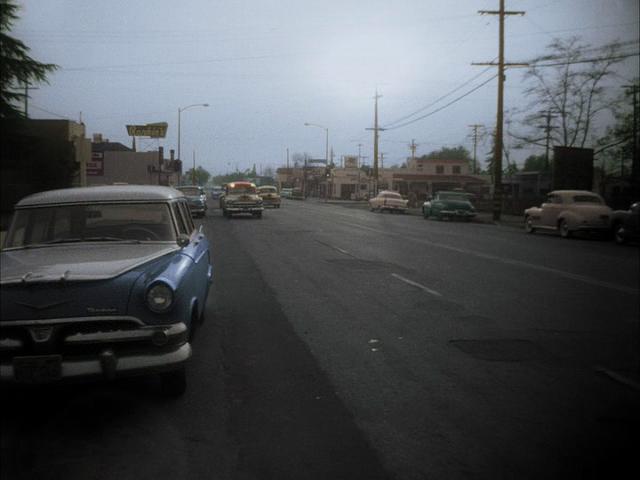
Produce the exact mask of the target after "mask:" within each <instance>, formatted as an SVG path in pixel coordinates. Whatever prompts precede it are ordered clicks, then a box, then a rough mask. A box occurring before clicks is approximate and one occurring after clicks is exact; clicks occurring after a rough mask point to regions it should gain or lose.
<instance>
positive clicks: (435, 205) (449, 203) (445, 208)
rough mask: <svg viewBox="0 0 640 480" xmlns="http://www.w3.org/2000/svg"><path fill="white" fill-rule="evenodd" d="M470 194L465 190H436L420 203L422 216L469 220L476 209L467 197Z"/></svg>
mask: <svg viewBox="0 0 640 480" xmlns="http://www.w3.org/2000/svg"><path fill="white" fill-rule="evenodd" d="M471 196H472V195H471V194H469V193H465V192H445V191H443V192H437V193H436V194H435V196H434V197H433V198H432V199H429V200H427V201H426V202H424V203H423V204H422V215H423V216H424V218H425V219H426V218H429V217H432V218H435V219H437V220H442V219H443V218H447V219H449V220H453V219H461V220H465V221H467V222H468V221H470V220H471V219H472V218H473V217H475V216H476V209H475V208H474V207H473V205H472V204H471V202H470V201H469V198H470V197H471Z"/></svg>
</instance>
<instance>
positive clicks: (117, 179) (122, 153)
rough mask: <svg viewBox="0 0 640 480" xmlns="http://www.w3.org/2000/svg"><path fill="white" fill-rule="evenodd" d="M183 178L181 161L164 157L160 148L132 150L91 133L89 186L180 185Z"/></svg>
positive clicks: (171, 156)
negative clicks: (147, 150)
mask: <svg viewBox="0 0 640 480" xmlns="http://www.w3.org/2000/svg"><path fill="white" fill-rule="evenodd" d="M181 181H182V162H180V160H176V159H174V152H173V150H171V151H170V158H169V159H168V160H167V159H165V158H164V150H163V148H162V147H160V148H159V149H158V150H156V151H151V152H134V151H133V150H132V149H130V148H129V147H127V146H125V145H123V144H121V143H118V142H110V141H109V140H108V139H107V140H103V139H102V135H100V134H94V136H93V142H92V144H91V161H90V163H89V165H88V167H87V184H88V185H110V184H113V183H129V184H133V185H179V184H180V183H181Z"/></svg>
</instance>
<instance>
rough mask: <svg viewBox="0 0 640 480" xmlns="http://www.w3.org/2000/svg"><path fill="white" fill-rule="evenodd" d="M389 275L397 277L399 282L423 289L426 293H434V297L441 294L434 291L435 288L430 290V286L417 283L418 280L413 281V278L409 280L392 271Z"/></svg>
mask: <svg viewBox="0 0 640 480" xmlns="http://www.w3.org/2000/svg"><path fill="white" fill-rule="evenodd" d="M391 276H392V277H393V278H397V279H398V280H400V281H401V282H404V283H408V284H409V285H412V286H414V287H417V288H419V289H421V290H424V291H425V292H427V293H430V294H431V295H435V296H436V297H441V296H442V294H441V293H439V292H436V291H435V290H431V289H430V288H427V287H425V286H424V285H422V284H420V283H418V282H414V281H413V280H409V279H408V278H404V277H402V276H400V275H398V274H397V273H392V274H391Z"/></svg>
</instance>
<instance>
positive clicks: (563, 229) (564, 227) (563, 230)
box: [559, 220, 571, 238]
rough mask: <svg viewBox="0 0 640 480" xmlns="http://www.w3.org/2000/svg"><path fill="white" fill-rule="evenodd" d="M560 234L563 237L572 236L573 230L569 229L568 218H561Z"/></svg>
mask: <svg viewBox="0 0 640 480" xmlns="http://www.w3.org/2000/svg"><path fill="white" fill-rule="evenodd" d="M559 229H560V236H561V237H562V238H569V237H571V230H569V224H568V223H567V221H566V220H561V221H560V227H559Z"/></svg>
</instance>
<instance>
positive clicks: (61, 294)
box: [0, 185, 213, 395]
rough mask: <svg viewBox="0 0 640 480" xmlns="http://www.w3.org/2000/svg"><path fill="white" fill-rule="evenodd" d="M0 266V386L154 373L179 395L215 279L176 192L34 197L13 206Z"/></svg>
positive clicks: (140, 188)
mask: <svg viewBox="0 0 640 480" xmlns="http://www.w3.org/2000/svg"><path fill="white" fill-rule="evenodd" d="M0 256H1V260H2V261H1V263H0V290H1V292H2V295H1V303H0V305H1V317H0V326H1V332H2V334H1V336H0V379H1V380H2V381H3V382H21V383H31V384H38V383H51V382H57V381H61V380H68V379H85V378H92V377H94V378H95V377H97V378H106V379H112V378H117V377H121V376H128V375H141V374H151V373H159V374H160V375H161V378H162V386H163V389H164V391H165V392H166V393H168V394H171V395H178V394H181V393H183V392H184V390H185V388H186V377H185V364H186V362H187V360H188V359H189V358H190V356H191V340H192V338H193V333H194V331H195V329H196V327H197V326H198V325H199V324H200V323H201V322H202V321H203V319H204V311H205V304H206V300H207V295H208V292H209V286H210V284H211V281H212V279H213V267H212V263H211V254H210V251H209V242H208V241H207V238H206V237H205V235H204V233H203V232H202V231H201V230H197V229H196V228H195V227H194V225H193V222H192V220H191V215H190V214H189V209H188V205H187V202H186V199H185V197H184V195H183V194H182V193H181V192H180V191H178V190H175V189H173V188H169V187H159V186H144V185H129V186H101V187H86V188H71V189H63V190H53V191H48V192H42V193H37V194H34V195H30V196H28V197H26V198H24V199H23V200H21V201H20V202H19V203H18V204H17V205H16V210H15V214H14V217H13V220H12V223H11V226H10V228H9V231H8V233H7V237H6V239H5V244H4V249H3V250H2V252H1V253H0Z"/></svg>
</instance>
